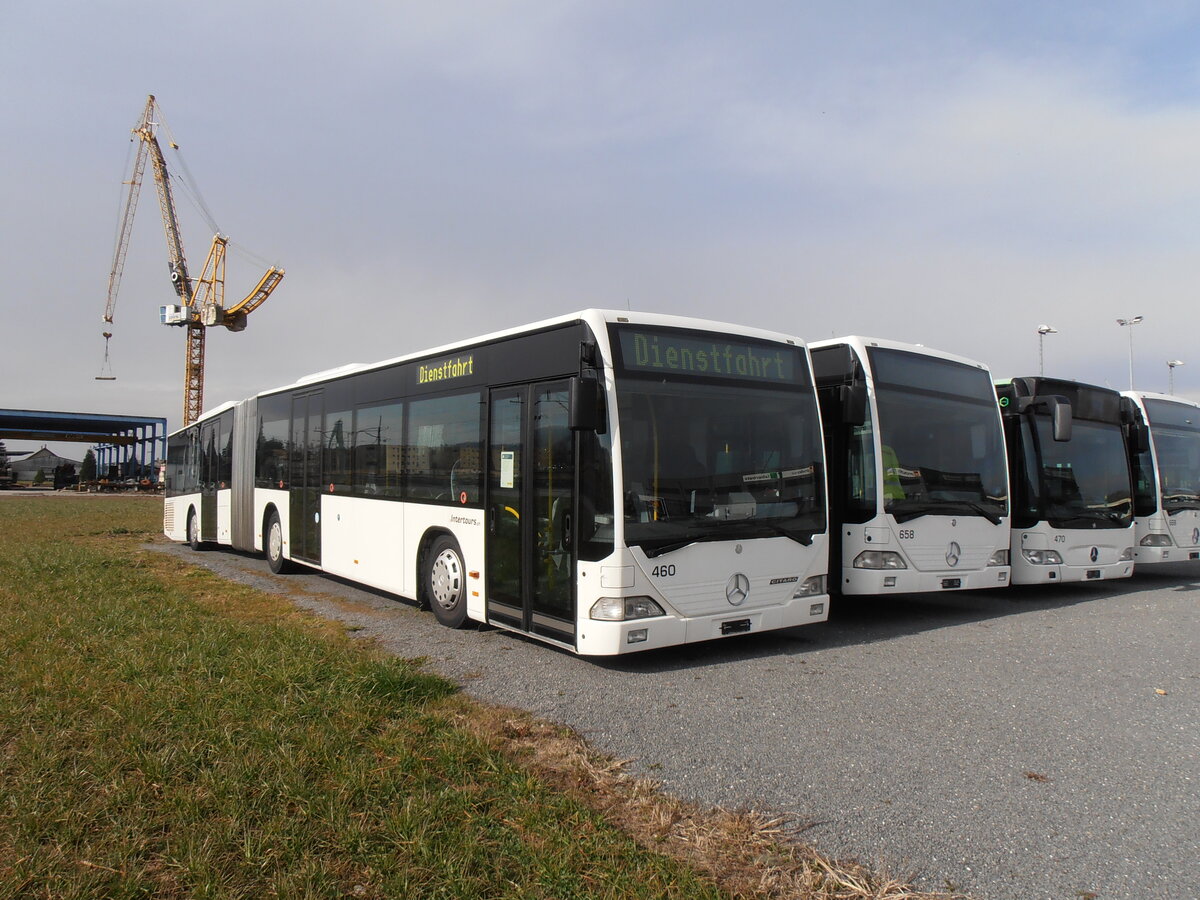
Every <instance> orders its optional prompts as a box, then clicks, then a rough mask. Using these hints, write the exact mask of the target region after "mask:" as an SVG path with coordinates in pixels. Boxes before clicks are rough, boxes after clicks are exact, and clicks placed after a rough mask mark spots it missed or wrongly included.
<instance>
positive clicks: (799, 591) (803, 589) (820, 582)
mask: <svg viewBox="0 0 1200 900" xmlns="http://www.w3.org/2000/svg"><path fill="white" fill-rule="evenodd" d="M823 593H825V576H824V575H814V576H813V577H812V578H805V579H804V583H803V584H801V585H800V586H799V587H798V588H796V593H794V594H792V599H793V600H795V599H797V598H798V597H816V596H819V595H820V594H823Z"/></svg>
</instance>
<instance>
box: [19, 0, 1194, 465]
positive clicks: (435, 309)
mask: <svg viewBox="0 0 1200 900" xmlns="http://www.w3.org/2000/svg"><path fill="white" fill-rule="evenodd" d="M0 25H2V26H3V27H2V28H0V75H2V76H3V83H4V85H5V89H4V94H3V96H4V99H5V103H4V108H3V112H4V115H3V122H4V126H3V127H4V128H5V130H6V132H7V133H6V134H5V135H4V138H5V139H4V140H3V141H2V142H0V153H2V154H3V162H4V167H3V171H4V173H5V174H4V177H3V179H2V180H0V183H2V184H3V189H2V193H0V200H2V201H3V207H4V209H5V216H4V239H3V241H0V264H2V265H3V272H4V273H5V276H6V277H5V278H4V283H3V286H2V287H0V312H2V313H3V318H4V321H5V323H6V324H5V326H4V328H3V329H0V383H2V384H3V385H4V391H3V395H2V396H0V406H8V407H29V408H51V409H66V408H71V409H79V410H84V411H98V412H120V413H130V414H137V415H165V416H167V417H168V418H169V419H170V420H171V425H172V427H175V426H177V425H178V423H179V414H180V407H181V403H182V374H183V335H182V333H181V332H180V331H179V330H177V329H167V328H164V327H162V326H160V325H159V324H158V321H157V310H158V306H159V305H160V304H163V303H169V302H172V298H173V295H172V294H171V293H170V288H169V284H168V282H167V278H166V252H165V245H164V241H163V236H162V229H161V226H160V224H159V221H158V212H157V204H156V203H155V201H154V199H153V190H152V188H151V187H150V185H146V187H145V190H144V193H143V197H142V202H141V204H140V207H139V213H138V218H137V221H136V223H135V226H134V237H133V243H132V246H131V248H130V251H129V257H128V262H127V266H126V274H125V279H124V283H123V285H122V290H121V295H120V298H119V302H118V309H117V318H116V323H115V327H114V328H113V329H112V330H113V332H114V337H113V340H112V345H111V348H112V366H113V369H114V371H115V374H116V375H117V378H118V380H117V381H116V382H109V383H105V382H97V381H95V380H94V376H95V375H96V374H97V373H98V371H99V369H100V364H101V361H102V357H103V350H104V346H103V339H102V338H101V337H100V332H101V330H102V328H101V322H100V317H101V313H102V312H103V308H104V301H105V292H106V286H107V276H108V271H109V267H110V264H111V259H112V252H113V240H114V236H115V229H116V226H117V218H118V214H119V207H120V202H121V194H122V186H121V181H122V179H123V178H124V177H126V174H127V172H126V169H125V167H126V166H127V165H128V161H129V159H130V152H131V149H132V147H131V145H130V142H129V140H128V138H129V130H130V128H131V127H132V126H133V125H134V124H135V123H136V121H137V119H138V116H139V114H140V111H141V109H142V106H143V104H144V102H145V97H146V94H148V93H154V94H156V95H157V97H158V100H159V102H160V104H161V106H162V109H163V111H164V113H165V116H166V120H167V122H168V124H169V126H170V128H171V131H172V132H173V134H174V136H175V138H176V140H177V141H178V142H179V143H180V145H181V148H182V153H183V158H184V160H185V161H186V164H187V166H188V168H189V169H190V171H191V173H192V175H193V176H194V178H195V181H196V183H197V184H198V186H199V188H200V190H201V191H202V193H203V197H204V199H205V201H206V202H207V204H208V206H209V207H210V208H211V209H212V211H213V213H214V215H215V217H216V220H217V222H218V224H219V225H220V227H221V229H222V230H223V231H224V232H225V233H226V234H228V235H229V236H230V238H231V240H232V242H233V247H234V251H233V254H232V256H231V261H230V268H229V272H228V275H227V285H228V287H227V290H228V292H229V294H230V295H231V296H233V295H238V296H240V295H241V294H243V293H245V292H246V291H248V290H249V288H250V286H251V285H252V284H253V282H254V281H256V280H257V277H258V274H259V271H260V270H259V266H258V264H257V263H256V262H251V261H250V260H249V259H247V258H245V257H243V256H242V255H241V254H239V253H238V252H237V250H238V248H244V249H245V250H246V251H248V252H249V253H252V254H254V256H255V257H256V258H263V259H266V260H267V261H270V262H277V263H279V264H281V265H283V266H284V267H285V268H286V269H287V273H288V274H287V278H286V279H285V281H284V283H283V285H282V286H281V287H280V289H279V291H278V292H277V293H276V295H275V296H274V297H272V299H271V300H270V301H269V302H268V303H267V304H266V305H265V306H263V307H262V308H261V309H259V310H258V311H257V312H256V313H254V315H253V316H252V317H251V320H250V323H249V327H248V328H247V330H246V331H245V332H243V333H241V334H237V335H234V334H230V333H227V332H225V331H224V330H217V331H214V332H213V333H212V334H211V335H210V336H209V340H208V379H207V385H206V394H205V397H206V401H207V402H206V405H208V406H212V405H216V404H217V403H219V402H221V401H223V400H226V399H232V398H236V397H243V396H248V395H249V394H251V393H254V392H256V391H258V390H260V389H264V388H267V387H273V386H277V385H279V384H283V383H286V382H289V381H291V380H293V379H294V378H296V377H297V376H300V375H303V374H306V373H308V372H313V371H317V370H320V369H325V368H330V367H333V366H336V365H340V364H343V363H347V362H352V361H355V362H370V361H374V360H378V359H384V358H388V357H391V356H395V355H398V354H400V353H405V352H409V351H414V350H419V349H421V348H422V347H426V346H432V345H435V344H440V343H444V342H447V341H450V340H456V339H459V338H466V337H469V336H472V335H474V334H479V333H483V332H486V331H491V330H495V329H499V328H506V327H510V326H513V325H517V324H520V323H523V322H528V321H533V320H536V319H539V318H544V317H547V316H551V315H557V314H560V313H562V312H566V311H569V310H572V309H577V308H582V307H586V306H608V307H618V308H619V307H625V306H630V307H633V308H637V309H646V310H651V311H656V312H667V313H677V314H684V315H696V316H702V317H706V318H713V319H720V320H726V321H731V322H736V323H744V324H748V325H754V326H760V327H768V328H776V329H779V330H782V331H788V332H793V333H796V334H798V335H800V336H801V337H804V338H807V339H812V340H816V339H822V338H827V337H829V336H831V335H834V334H846V333H864V334H869V335H874V336H879V337H887V338H893V339H897V340H907V341H919V342H922V343H925V344H928V345H930V346H935V347H939V348H943V349H946V350H951V351H954V352H958V353H961V354H963V355H966V356H971V357H974V358H978V359H980V360H982V361H984V362H987V363H988V364H989V365H990V366H991V367H992V368H993V370H994V372H995V373H996V374H997V375H998V376H1010V375H1015V374H1030V373H1034V372H1036V367H1037V347H1038V341H1037V333H1036V329H1037V326H1038V325H1039V324H1041V323H1043V322H1045V323H1049V324H1053V325H1055V326H1056V327H1057V328H1058V329H1059V334H1057V335H1051V336H1049V337H1048V338H1047V339H1046V358H1047V373H1048V374H1054V375H1060V376H1063V377H1069V378H1078V379H1080V380H1085V381H1094V382H1098V383H1102V384H1103V383H1108V384H1111V385H1112V386H1114V387H1118V388H1123V387H1126V386H1127V381H1128V375H1127V365H1128V357H1127V352H1128V344H1127V338H1128V336H1127V334H1126V333H1125V331H1124V330H1123V329H1121V328H1119V327H1118V326H1117V325H1116V322H1115V319H1116V318H1117V317H1120V316H1130V315H1137V314H1141V315H1144V316H1145V317H1146V318H1145V322H1144V323H1143V324H1142V325H1139V326H1138V327H1137V329H1136V331H1135V335H1134V344H1135V367H1136V371H1135V377H1136V381H1137V385H1138V387H1139V388H1144V389H1149V390H1165V389H1166V383H1167V367H1166V365H1165V361H1166V360H1167V359H1175V358H1178V359H1183V360H1184V361H1185V363H1187V364H1186V365H1185V366H1184V367H1182V368H1179V369H1177V370H1176V390H1177V392H1178V393H1181V394H1185V395H1191V396H1193V397H1197V398H1200V354H1193V353H1192V350H1191V346H1192V344H1193V343H1194V336H1195V335H1196V333H1197V324H1198V323H1200V309H1198V304H1197V302H1196V300H1195V299H1194V295H1195V293H1196V291H1197V289H1196V287H1195V285H1196V282H1197V277H1196V276H1197V268H1198V260H1200V257H1198V255H1197V252H1196V249H1197V237H1198V228H1197V224H1196V220H1197V216H1196V211H1197V205H1198V201H1200V165H1198V164H1197V160H1200V62H1198V60H1200V53H1197V50H1198V49H1200V13H1198V12H1197V11H1196V9H1195V7H1194V6H1193V5H1192V4H1185V3H1158V4H1150V5H1144V4H1134V3H1109V4H1093V3H1088V4H1080V3H1062V4H1041V3H1037V4H1035V3H1002V4H1001V3H990V4H984V3H980V4H962V3H956V2H926V3H908V4H900V3H894V2H892V3H888V2H871V3H846V2H842V3H823V4H814V3H759V4H740V5H737V6H736V7H735V6H734V5H731V4H723V3H696V2H671V3H657V4H646V3H619V2H606V3H595V2H562V3H549V2H525V0H513V2H481V3H464V4H436V5H435V4H415V3H395V2H391V3H384V2H374V3H372V2H357V0H350V2H348V3H342V4H339V5H338V6H337V7H336V8H333V7H329V6H327V5H321V6H316V5H312V6H307V5H303V4H268V3H260V2H255V0H248V2H236V3H234V2H226V0H216V2H211V3H207V4H199V5H193V4H173V5H166V6H164V5H162V4H151V3H146V2H141V0H134V2H121V3H108V4H84V3H56V2H45V3H39V4H21V5H13V4H10V5H9V7H8V8H6V10H5V12H4V13H3V14H2V16H0ZM170 161H171V160H169V162H170ZM181 214H182V217H183V230H184V238H185V246H186V248H187V250H188V257H189V261H190V263H191V267H192V269H193V270H198V268H199V266H200V264H201V263H202V261H203V257H204V254H205V252H206V250H207V247H208V244H209V241H210V239H211V232H210V231H209V229H208V226H207V225H206V224H205V223H204V222H203V220H202V219H201V218H200V217H199V216H198V215H196V214H195V213H194V211H193V210H192V209H191V207H190V206H188V205H187V202H186V200H181ZM80 452H82V451H80Z"/></svg>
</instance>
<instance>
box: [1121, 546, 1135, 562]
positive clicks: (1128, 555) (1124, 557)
mask: <svg viewBox="0 0 1200 900" xmlns="http://www.w3.org/2000/svg"><path fill="white" fill-rule="evenodd" d="M1131 559H1133V548H1132V547H1126V548H1125V549H1124V550H1122V551H1121V558H1120V559H1119V560H1118V562H1129V561H1130V560H1131Z"/></svg>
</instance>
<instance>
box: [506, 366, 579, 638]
mask: <svg viewBox="0 0 1200 900" xmlns="http://www.w3.org/2000/svg"><path fill="white" fill-rule="evenodd" d="M490 409H491V424H490V434H489V444H488V452H489V460H488V500H487V509H488V522H487V530H488V537H487V566H486V571H487V576H488V583H487V590H488V607H487V615H488V618H489V619H492V620H495V621H497V622H500V623H502V624H505V625H508V626H509V627H511V628H518V629H520V630H521V631H528V632H533V633H536V634H539V635H542V636H545V637H549V638H553V639H554V640H558V641H562V642H563V643H567V644H574V643H575V590H574V585H575V582H574V572H575V549H574V547H573V546H572V543H571V535H572V532H573V518H574V496H575V441H574V435H573V434H572V432H571V430H570V429H569V428H568V422H567V382H566V381H565V380H560V381H553V382H542V383H540V384H534V385H523V386H521V387H515V388H501V389H497V390H493V391H492V392H491V402H490Z"/></svg>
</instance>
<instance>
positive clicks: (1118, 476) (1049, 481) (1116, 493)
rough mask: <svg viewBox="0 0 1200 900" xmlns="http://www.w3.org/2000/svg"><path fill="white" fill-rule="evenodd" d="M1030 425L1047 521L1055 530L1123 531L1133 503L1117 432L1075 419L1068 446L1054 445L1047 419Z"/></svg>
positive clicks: (1040, 417)
mask: <svg viewBox="0 0 1200 900" xmlns="http://www.w3.org/2000/svg"><path fill="white" fill-rule="evenodd" d="M1034 421H1035V422H1036V423H1037V432H1038V433H1037V436H1038V443H1039V444H1040V447H1041V463H1042V491H1043V495H1044V497H1045V503H1046V506H1045V517H1046V520H1047V521H1048V522H1049V523H1050V524H1051V525H1052V526H1054V527H1055V528H1128V527H1129V525H1130V523H1131V522H1132V521H1133V497H1132V491H1131V486H1130V481H1129V464H1128V462H1127V457H1126V450H1125V435H1124V433H1123V432H1122V429H1121V426H1120V425H1117V424H1115V423H1106V422H1091V421H1087V420H1084V419H1076V420H1075V421H1074V423H1073V424H1072V426H1071V432H1072V433H1071V440H1069V441H1063V442H1059V441H1055V440H1054V426H1053V425H1052V424H1051V421H1050V417H1049V416H1047V415H1036V416H1034Z"/></svg>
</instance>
